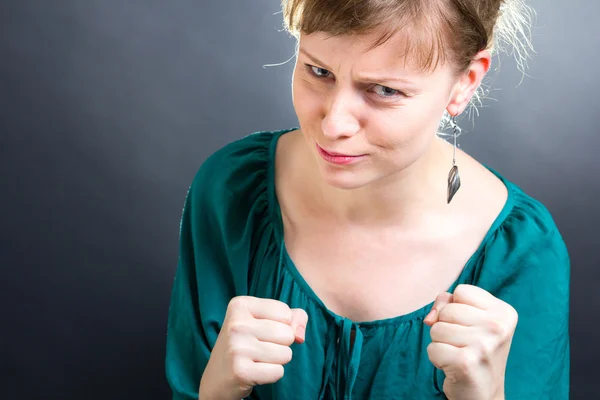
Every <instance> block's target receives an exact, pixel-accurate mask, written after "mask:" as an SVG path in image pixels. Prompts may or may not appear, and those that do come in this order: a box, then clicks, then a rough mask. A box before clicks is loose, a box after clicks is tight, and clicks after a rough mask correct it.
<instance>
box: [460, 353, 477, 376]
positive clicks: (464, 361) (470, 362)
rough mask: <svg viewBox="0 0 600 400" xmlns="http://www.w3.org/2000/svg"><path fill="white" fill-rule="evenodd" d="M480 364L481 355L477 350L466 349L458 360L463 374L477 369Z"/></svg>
mask: <svg viewBox="0 0 600 400" xmlns="http://www.w3.org/2000/svg"><path fill="white" fill-rule="evenodd" d="M478 365H479V355H478V354H477V352H476V351H464V352H462V356H461V357H460V360H459V362H458V368H459V370H460V371H461V372H462V373H463V374H469V373H471V372H473V371H475V370H476V369H477V368H478Z"/></svg>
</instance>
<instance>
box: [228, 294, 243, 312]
mask: <svg viewBox="0 0 600 400" xmlns="http://www.w3.org/2000/svg"><path fill="white" fill-rule="evenodd" d="M228 308H229V309H230V310H234V311H238V310H243V309H246V308H248V298H247V297H246V296H237V297H234V298H233V299H231V300H230V301H229V307H228Z"/></svg>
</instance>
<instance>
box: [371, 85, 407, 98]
mask: <svg viewBox="0 0 600 400" xmlns="http://www.w3.org/2000/svg"><path fill="white" fill-rule="evenodd" d="M373 91H374V92H375V94H377V95H378V96H380V97H384V98H388V99H390V98H395V97H396V96H400V95H402V92H400V91H399V90H396V89H392V88H389V87H387V86H381V85H377V86H375V87H374V89H373Z"/></svg>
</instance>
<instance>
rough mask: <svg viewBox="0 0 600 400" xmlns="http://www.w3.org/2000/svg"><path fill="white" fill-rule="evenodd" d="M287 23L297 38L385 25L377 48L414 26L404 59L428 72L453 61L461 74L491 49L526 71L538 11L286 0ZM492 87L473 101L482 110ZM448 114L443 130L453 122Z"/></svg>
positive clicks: (452, 0)
mask: <svg viewBox="0 0 600 400" xmlns="http://www.w3.org/2000/svg"><path fill="white" fill-rule="evenodd" d="M282 9H283V16H284V27H285V29H286V30H287V31H288V32H290V34H292V35H293V36H295V37H296V38H299V36H300V34H301V33H304V34H311V33H314V32H324V33H327V34H329V35H331V36H338V35H363V34H368V33H370V32H372V31H374V30H375V29H377V28H381V27H385V29H384V30H383V33H382V34H381V35H380V36H379V37H378V39H377V40H376V41H375V42H374V43H373V45H372V47H371V48H374V47H377V46H379V45H381V44H383V43H385V42H386V41H387V40H388V39H389V38H390V37H391V36H392V35H394V34H395V33H396V32H399V31H401V30H403V29H408V30H409V31H408V32H410V34H409V35H405V37H406V38H407V39H406V40H407V43H406V46H405V49H404V51H405V53H404V56H405V57H404V59H405V61H406V60H409V59H410V60H411V62H417V63H418V65H421V66H422V67H423V69H424V70H427V69H429V70H431V69H435V68H436V67H437V65H439V64H440V63H448V62H449V63H450V64H451V65H452V66H453V67H454V68H455V70H456V72H457V74H459V73H461V72H464V71H465V70H466V69H467V68H468V67H469V65H470V63H471V60H472V59H473V57H474V56H475V55H476V54H477V53H479V52H480V51H482V50H485V49H488V50H489V51H490V52H491V54H492V55H495V54H496V53H499V52H506V53H509V54H510V55H512V56H514V58H515V59H516V61H517V66H518V68H519V70H520V71H522V72H523V73H525V69H526V68H527V60H528V59H529V57H530V51H533V47H532V45H531V40H530V33H531V21H532V16H533V15H534V11H533V9H532V8H531V7H530V6H528V5H527V4H525V2H524V0H282ZM485 87H486V85H485V84H482V85H480V87H479V88H478V89H477V91H476V93H475V95H474V96H473V98H472V99H471V101H470V109H469V113H470V112H471V111H473V110H474V111H477V106H478V105H481V104H482V102H481V100H482V98H483V97H485V96H486V95H487V90H486V88H485ZM449 120H450V116H449V115H448V114H447V113H446V114H445V115H444V117H443V118H442V120H441V123H440V129H441V130H443V129H445V128H446V127H447V126H448V122H449Z"/></svg>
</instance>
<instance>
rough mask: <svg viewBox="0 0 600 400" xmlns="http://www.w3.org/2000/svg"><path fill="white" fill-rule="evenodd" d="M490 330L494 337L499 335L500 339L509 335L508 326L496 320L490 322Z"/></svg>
mask: <svg viewBox="0 0 600 400" xmlns="http://www.w3.org/2000/svg"><path fill="white" fill-rule="evenodd" d="M488 329H489V330H490V332H492V333H493V334H494V335H497V336H500V337H504V336H506V335H507V333H508V328H507V327H506V325H505V324H503V323H502V322H501V321H498V320H496V319H492V320H490V321H488Z"/></svg>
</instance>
